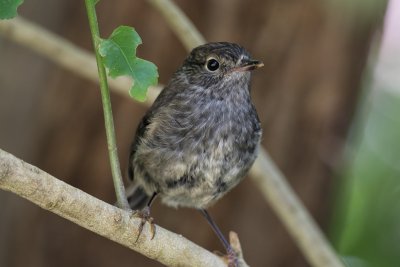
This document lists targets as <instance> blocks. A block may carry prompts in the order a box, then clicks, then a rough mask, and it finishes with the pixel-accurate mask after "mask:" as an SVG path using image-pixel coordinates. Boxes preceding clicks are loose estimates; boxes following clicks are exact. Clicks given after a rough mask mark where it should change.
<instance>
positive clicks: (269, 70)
mask: <svg viewBox="0 0 400 267" xmlns="http://www.w3.org/2000/svg"><path fill="white" fill-rule="evenodd" d="M176 2H177V3H178V4H179V6H180V7H181V8H182V9H183V10H184V11H185V13H186V14H187V15H188V16H189V17H190V18H191V19H192V20H193V22H194V24H195V25H196V26H197V27H198V28H199V30H200V32H201V33H202V34H203V35H204V36H205V38H206V39H207V40H208V41H231V42H236V43H239V44H242V45H243V46H244V47H246V48H247V49H248V50H249V51H250V52H251V53H252V55H253V57H254V58H257V59H260V60H262V61H264V63H265V67H264V68H263V69H261V70H259V71H257V72H255V73H254V77H253V89H252V95H253V99H254V102H255V105H256V107H257V110H258V112H259V117H260V119H261V121H262V127H263V132H264V133H263V146H264V148H266V149H267V150H268V151H269V152H270V154H271V156H272V158H273V159H274V160H275V161H276V163H277V164H278V166H279V167H280V168H281V169H282V171H283V173H284V174H285V175H286V176H287V178H288V180H289V182H290V184H291V185H292V186H293V188H294V189H295V191H296V192H297V193H298V195H299V197H300V198H301V200H302V201H303V202H304V203H305V205H306V207H307V208H308V210H309V211H310V213H311V214H312V215H313V217H314V218H315V220H316V221H317V223H318V224H319V225H320V226H321V228H322V229H323V230H324V231H325V232H326V233H327V234H328V235H329V237H330V239H331V240H332V242H333V244H334V245H335V248H336V249H337V250H338V251H339V252H340V254H341V255H342V256H343V258H344V260H345V261H346V262H347V264H348V265H349V266H365V267H386V266H387V267H395V266H398V262H400V256H399V255H400V247H399V241H400V240H399V239H400V231H399V228H398V227H399V225H400V224H399V223H400V212H399V208H398V207H399V206H398V205H397V203H398V200H399V197H400V186H399V184H400V181H399V172H400V167H399V166H400V164H399V163H400V162H399V159H400V152H399V151H400V149H399V148H400V147H399V140H400V124H399V122H400V119H399V118H400V117H399V116H398V113H399V112H400V108H399V106H400V105H399V104H400V99H399V86H400V80H399V75H396V74H397V73H400V72H399V71H400V67H399V65H400V62H399V61H400V45H399V39H400V37H399V34H397V38H396V31H395V30H392V31H389V30H387V29H388V26H389V24H390V23H389V22H390V20H389V19H388V18H389V15H390V14H396V13H393V12H395V10H399V9H400V8H399V7H398V6H399V5H398V4H397V9H396V4H394V2H396V1H395V0H393V1H392V2H393V3H389V5H388V3H387V2H386V1H383V0H381V1H380V0H369V1H362V0H352V1H345V0H338V1H333V0H331V1H330V0H298V1H280V0H267V1H261V0H250V1H239V0H221V1H211V0H204V1H183V0H180V1H176ZM387 10H388V12H386V11H387ZM393 10H394V11H393ZM97 11H98V17H99V22H100V29H101V34H102V36H104V37H106V36H108V35H109V34H110V33H111V32H112V30H113V29H114V28H115V27H117V26H118V25H121V24H124V25H131V26H134V27H135V28H136V30H137V31H138V33H139V34H140V35H141V37H142V39H143V43H144V44H143V45H142V46H140V47H139V49H138V54H139V56H140V57H142V58H145V59H148V60H151V61H153V62H154V63H155V64H156V65H157V66H158V68H159V73H160V82H161V83H163V84H165V83H166V82H167V81H168V79H169V77H170V76H171V74H172V73H173V72H174V71H175V70H176V68H177V67H178V66H179V65H180V64H181V63H182V61H183V59H184V58H185V56H186V54H187V51H185V49H184V47H183V46H182V44H181V43H180V42H179V40H178V39H177V37H176V36H175V35H174V34H173V32H172V31H171V30H170V29H169V28H168V26H167V24H166V23H165V21H164V20H163V18H162V16H161V15H160V14H159V13H157V11H156V10H154V9H153V8H152V7H151V5H149V4H148V3H147V2H146V1H129V0H120V1H104V0H103V1H100V3H99V4H98V6H97ZM389 11H390V12H389ZM19 12H20V14H21V16H23V17H24V18H26V19H29V20H31V21H32V22H34V23H37V24H38V25H40V26H42V27H44V28H46V29H49V30H51V31H52V32H54V33H56V34H58V35H60V36H62V37H64V38H66V39H68V40H70V41H71V42H73V43H74V44H76V45H78V46H79V47H82V48H84V49H86V50H88V51H91V50H92V47H91V40H90V34H89V28H88V23H87V18H86V13H85V8H84V2H83V1H77V0H70V1H50V0H38V1H26V3H24V4H23V5H22V6H21V8H20V10H19ZM385 14H386V16H385ZM392 17H396V16H395V15H392ZM397 17H400V15H399V11H397ZM0 23H4V22H0ZM397 25H399V24H397ZM399 28H400V27H399V26H398V27H397V29H399ZM397 32H398V30H397ZM389 37H390V38H389ZM388 43H389V44H390V45H387V44H388ZM0 58H1V60H0V129H1V130H0V147H1V149H4V150H6V151H8V152H10V153H13V154H14V155H16V156H17V157H20V158H22V159H24V160H25V161H27V162H29V163H32V164H34V165H36V166H38V167H39V168H41V169H43V170H45V171H47V172H49V173H51V174H52V175H54V176H56V177H58V178H60V179H62V180H64V181H66V182H67V183H69V184H71V185H73V186H75V187H78V188H81V189H82V190H84V191H86V192H88V193H90V194H92V195H94V196H96V197H98V198H100V199H103V200H105V201H107V202H109V203H113V202H114V201H115V198H114V189H113V185H112V180H111V173H110V167H109V162H108V154H107V147H106V140H105V131H104V122H103V114H102V108H101V100H100V94H99V90H98V86H97V85H96V84H94V83H93V82H90V81H88V80H85V79H83V78H81V77H79V76H77V75H76V74H74V73H71V72H69V71H66V70H64V69H63V68H61V67H59V66H57V65H56V64H54V63H52V62H51V61H50V60H48V59H46V58H43V57H42V56H40V55H38V54H35V53H34V52H32V51H30V50H29V49H28V48H26V47H22V46H19V45H16V44H15V43H13V42H12V41H9V40H7V39H5V38H3V37H1V35H0ZM382 58H385V59H386V61H385V60H382ZM396 68H397V70H398V71H397V73H396ZM126 95H127V96H128V93H126ZM112 104H113V112H114V119H115V127H116V132H117V143H118V148H119V155H120V161H121V165H122V166H121V167H122V169H123V170H126V168H127V157H128V149H129V145H130V142H131V141H132V138H133V135H134V132H135V129H136V127H137V124H138V122H139V119H140V118H141V117H142V116H143V114H144V112H145V111H146V108H145V107H144V106H143V105H141V104H139V103H137V102H135V101H133V100H132V99H130V98H129V97H124V96H121V95H116V94H112ZM0 209H1V212H0V266H4V267H20V266H21V267H22V266H32V267H36V266H37V267H39V266H60V267H62V266H85V267H86V266H96V267H103V266H104V267H105V266H120V267H123V266H161V264H159V263H157V262H155V261H152V260H149V259H147V258H145V257H144V256H141V255H139V254H137V253H135V252H133V251H130V250H128V249H126V248H124V247H122V246H120V245H117V244H115V243H113V242H111V241H109V240H106V239H104V238H102V237H99V236H97V235H95V234H92V233H90V232H89V231H87V230H85V229H82V228H80V227H78V226H76V225H74V224H72V223H70V222H68V221H66V220H64V219H62V218H60V217H58V216H56V215H54V214H52V213H50V212H47V211H44V210H42V209H40V208H38V207H36V206H35V205H33V204H31V203H29V202H28V201H26V200H23V199H21V198H20V197H17V196H15V195H12V194H11V193H7V192H3V191H0ZM210 212H211V214H212V215H213V216H214V218H215V220H216V221H217V223H218V224H219V226H220V228H221V229H222V230H223V232H224V233H225V234H227V233H228V231H229V230H234V231H236V232H237V233H238V234H239V237H240V240H241V243H242V247H243V250H244V254H245V258H246V260H247V262H248V263H249V264H250V265H251V266H274V267H289V266H290V267H292V266H296V267H302V266H309V265H308V263H307V262H306V261H305V259H304V257H303V256H302V255H301V253H300V251H299V250H298V248H297V247H296V246H295V244H294V242H293V240H292V239H291V238H290V236H289V235H288V233H287V231H286V230H285V229H284V227H283V226H282V224H281V222H280V221H279V220H278V218H277V217H276V215H275V214H274V213H273V211H272V210H271V209H270V207H269V206H268V203H266V202H265V201H264V199H263V197H262V196H261V194H260V192H259V190H258V188H257V187H256V186H255V184H254V183H253V182H252V181H251V180H250V179H246V180H245V181H244V182H242V183H241V184H240V186H238V187H237V188H235V189H234V190H233V191H232V192H231V193H229V194H228V195H227V196H226V197H225V198H223V199H222V200H221V201H220V202H218V203H217V204H216V205H215V206H214V207H213V208H211V209H210ZM152 215H153V217H154V218H155V220H156V223H157V224H160V225H162V226H163V227H165V228H167V229H170V230H171V231H174V232H176V233H179V234H182V235H184V236H185V237H187V238H189V239H190V240H193V241H194V242H196V243H198V244H200V245H201V246H203V247H205V248H207V249H209V250H219V251H222V250H223V248H222V247H221V245H220V244H219V241H218V240H217V238H216V237H215V235H214V234H213V232H212V231H211V229H210V228H209V226H208V225H207V222H206V221H205V220H204V219H203V218H202V217H201V215H200V214H199V213H198V212H196V211H194V210H190V209H179V210H174V209H171V208H167V207H165V206H162V205H161V204H160V203H159V202H156V203H155V205H154V207H153V209H152Z"/></svg>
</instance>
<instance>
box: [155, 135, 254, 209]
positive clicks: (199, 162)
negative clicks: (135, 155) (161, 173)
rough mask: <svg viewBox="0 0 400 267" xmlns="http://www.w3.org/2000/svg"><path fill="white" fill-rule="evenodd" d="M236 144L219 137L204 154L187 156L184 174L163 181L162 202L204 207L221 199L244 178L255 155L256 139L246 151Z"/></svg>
mask: <svg viewBox="0 0 400 267" xmlns="http://www.w3.org/2000/svg"><path fill="white" fill-rule="evenodd" d="M235 145H236V146H235ZM237 145H238V144H235V142H234V141H223V140H221V141H219V142H218V144H217V145H210V146H209V147H206V148H203V153H200V154H199V153H195V154H192V156H188V157H187V158H188V159H190V160H188V162H187V163H186V165H187V166H188V168H187V171H186V173H185V174H184V175H183V176H182V177H179V178H175V179H172V180H166V182H165V186H164V188H166V190H163V192H160V193H161V194H160V195H161V197H162V200H163V202H164V203H165V204H167V205H169V206H174V207H178V206H183V207H191V208H206V207H208V206H210V205H212V204H213V203H214V202H216V201H217V200H218V199H220V198H221V197H222V196H223V195H225V194H226V193H227V192H228V191H229V190H231V189H232V188H233V187H234V186H236V185H237V184H238V183H239V182H240V181H241V180H242V179H243V178H244V176H245V174H246V173H247V171H248V170H249V168H250V167H251V165H252V164H253V162H254V160H255V157H256V149H257V147H258V142H257V143H256V144H252V145H251V147H248V148H247V152H243V151H241V150H240V151H239V150H238V147H237ZM243 146H245V145H244V144H242V146H241V148H243ZM188 155H190V153H188Z"/></svg>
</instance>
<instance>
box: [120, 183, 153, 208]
mask: <svg viewBox="0 0 400 267" xmlns="http://www.w3.org/2000/svg"><path fill="white" fill-rule="evenodd" d="M126 195H127V197H128V203H129V206H130V207H131V209H132V210H138V209H143V208H144V207H145V206H146V205H147V203H148V202H149V200H150V196H148V195H147V194H146V193H145V192H144V190H143V188H142V187H140V186H134V187H132V188H131V187H128V188H127V192H126Z"/></svg>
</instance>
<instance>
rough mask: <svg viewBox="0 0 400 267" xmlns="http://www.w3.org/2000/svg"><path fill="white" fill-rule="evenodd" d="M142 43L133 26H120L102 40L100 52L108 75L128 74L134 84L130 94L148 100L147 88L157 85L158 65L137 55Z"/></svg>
mask: <svg viewBox="0 0 400 267" xmlns="http://www.w3.org/2000/svg"><path fill="white" fill-rule="evenodd" d="M141 43H142V40H141V38H140V36H139V34H138V33H137V32H136V31H135V30H134V29H133V28H131V27H128V26H119V27H118V28H117V29H115V30H114V31H113V33H112V34H111V36H110V37H109V38H108V39H105V40H101V42H100V46H99V53H100V55H101V56H102V58H103V62H104V65H105V66H106V67H107V69H108V75H109V76H110V77H112V78H115V77H118V76H123V75H128V76H130V77H132V78H133V80H134V84H133V85H132V87H131V89H130V90H129V94H130V95H131V96H132V97H133V98H135V99H137V100H139V101H144V100H146V93H147V89H148V87H149V86H151V85H156V84H157V80H158V72H157V67H156V65H154V64H153V63H151V62H149V61H147V60H144V59H141V58H138V57H136V48H137V47H138V45H140V44H141Z"/></svg>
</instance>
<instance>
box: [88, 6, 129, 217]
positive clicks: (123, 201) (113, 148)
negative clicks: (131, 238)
mask: <svg viewBox="0 0 400 267" xmlns="http://www.w3.org/2000/svg"><path fill="white" fill-rule="evenodd" d="M96 2H97V1H95V0H85V4H86V11H87V15H88V19H89V27H90V32H91V35H92V41H93V46H94V52H95V54H96V61H97V70H98V73H99V81H100V91H101V100H102V104H103V111H104V123H105V128H106V135H107V145H108V153H109V157H110V164H111V173H112V178H113V182H114V188H115V194H116V196H117V205H118V206H119V207H120V208H122V209H126V210H127V209H129V204H128V201H127V198H126V194H125V188H124V183H123V181H122V175H121V168H120V165H119V160H118V152H117V143H116V138H115V130H114V121H113V115H112V110H111V100H110V91H109V89H108V84H107V75H106V70H105V68H104V65H103V63H102V59H101V56H100V54H99V52H98V47H99V42H100V33H99V26H98V23H97V17H96V9H95V5H96Z"/></svg>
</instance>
